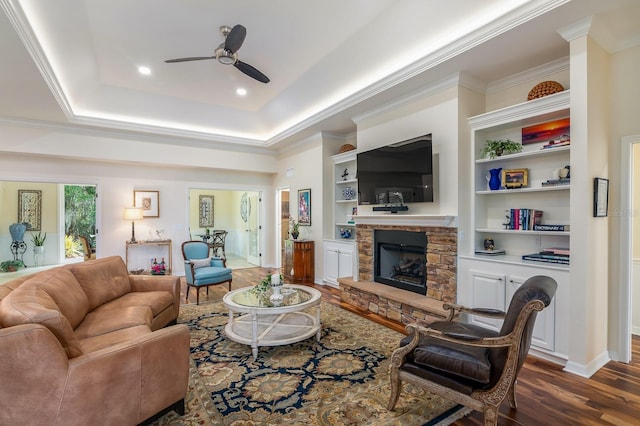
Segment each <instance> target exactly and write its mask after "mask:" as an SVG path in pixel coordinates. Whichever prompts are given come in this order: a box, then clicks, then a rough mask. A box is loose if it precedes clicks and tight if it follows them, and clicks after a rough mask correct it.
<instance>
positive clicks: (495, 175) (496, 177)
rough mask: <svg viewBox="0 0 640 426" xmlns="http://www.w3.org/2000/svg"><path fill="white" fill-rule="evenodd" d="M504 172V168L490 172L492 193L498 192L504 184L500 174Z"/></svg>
mask: <svg viewBox="0 0 640 426" xmlns="http://www.w3.org/2000/svg"><path fill="white" fill-rule="evenodd" d="M501 172H502V168H501V167H500V168H497V169H491V170H489V175H488V176H487V178H488V179H489V189H490V190H492V191H496V190H498V189H500V186H501V185H502V182H500V173H501Z"/></svg>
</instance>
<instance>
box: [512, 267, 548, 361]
mask: <svg viewBox="0 0 640 426" xmlns="http://www.w3.org/2000/svg"><path fill="white" fill-rule="evenodd" d="M525 281H526V279H524V278H516V277H513V276H509V278H508V280H507V301H508V303H511V299H512V298H513V294H514V293H515V292H516V290H517V289H518V287H520V286H521V285H522V284H523V283H524V282H525ZM507 307H508V305H507ZM555 326H556V300H555V298H554V299H553V300H551V304H550V305H549V306H547V307H546V308H544V310H543V311H542V312H538V315H537V317H536V323H535V325H534V326H533V335H532V336H531V345H533V346H536V347H538V348H543V349H548V350H550V351H554V350H555Z"/></svg>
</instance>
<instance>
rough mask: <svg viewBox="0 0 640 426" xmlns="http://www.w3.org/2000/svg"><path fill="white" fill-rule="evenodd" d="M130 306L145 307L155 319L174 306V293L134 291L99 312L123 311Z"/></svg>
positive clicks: (102, 307)
mask: <svg viewBox="0 0 640 426" xmlns="http://www.w3.org/2000/svg"><path fill="white" fill-rule="evenodd" d="M129 306H144V307H145V308H148V309H150V310H151V314H152V315H153V316H154V317H155V316H156V315H158V314H159V313H160V312H162V311H164V310H165V309H167V308H168V307H172V306H173V293H170V292H168V291H134V292H131V293H127V294H125V295H124V296H122V297H118V298H117V299H116V300H112V301H111V302H109V303H105V304H104V305H103V306H101V307H100V308H98V309H99V310H109V309H122V308H126V307H129Z"/></svg>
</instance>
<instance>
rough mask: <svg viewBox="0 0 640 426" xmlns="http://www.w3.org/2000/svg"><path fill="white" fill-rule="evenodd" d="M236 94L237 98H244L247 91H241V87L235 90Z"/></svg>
mask: <svg viewBox="0 0 640 426" xmlns="http://www.w3.org/2000/svg"><path fill="white" fill-rule="evenodd" d="M236 94H237V95H238V96H244V95H246V94H247V89H243V88H242V87H240V88H238V89H236Z"/></svg>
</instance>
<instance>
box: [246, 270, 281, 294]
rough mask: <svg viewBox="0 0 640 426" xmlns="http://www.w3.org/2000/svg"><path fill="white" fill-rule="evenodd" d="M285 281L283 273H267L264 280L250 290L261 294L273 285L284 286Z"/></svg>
mask: <svg viewBox="0 0 640 426" xmlns="http://www.w3.org/2000/svg"><path fill="white" fill-rule="evenodd" d="M283 283H284V277H283V276H282V274H277V273H276V274H267V276H265V277H264V278H263V279H262V281H260V282H259V283H258V284H256V285H255V286H253V288H252V289H251V290H250V291H251V293H253V294H256V295H259V294H264V293H266V292H267V291H269V290H270V289H271V288H272V287H282V284H283Z"/></svg>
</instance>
